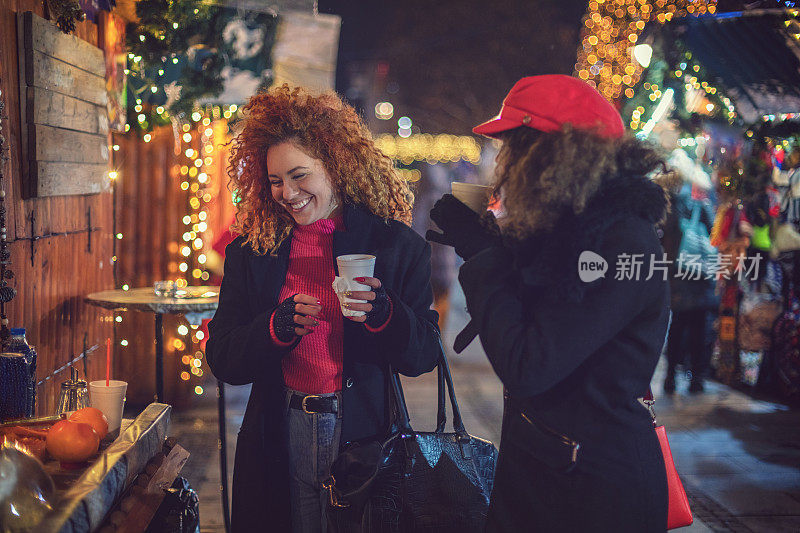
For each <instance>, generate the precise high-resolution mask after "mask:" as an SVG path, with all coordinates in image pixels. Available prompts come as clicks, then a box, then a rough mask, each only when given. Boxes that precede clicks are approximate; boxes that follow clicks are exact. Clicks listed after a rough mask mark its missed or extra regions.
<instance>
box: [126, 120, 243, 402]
mask: <svg viewBox="0 0 800 533" xmlns="http://www.w3.org/2000/svg"><path fill="white" fill-rule="evenodd" d="M190 125H191V127H192V131H193V132H196V131H198V128H200V125H199V123H197V122H196V121H193V122H191V123H190ZM210 127H211V128H213V130H214V142H213V144H214V152H213V154H212V155H213V159H214V163H213V164H212V165H211V166H209V167H204V168H203V171H204V172H206V173H207V174H208V175H209V183H208V187H206V188H204V192H209V193H210V194H211V197H212V200H211V201H210V202H207V203H204V206H203V208H202V210H203V211H205V212H206V213H207V215H208V218H207V221H208V230H206V231H205V232H204V233H203V239H204V249H205V250H208V249H210V248H211V246H212V245H213V243H214V242H215V240H216V239H217V238H218V237H219V235H220V234H221V233H222V232H224V231H225V229H226V228H227V225H228V224H229V223H230V221H231V218H232V217H233V204H232V202H231V196H230V193H229V191H228V189H227V182H228V180H227V179H226V177H225V166H226V164H227V153H228V149H227V147H225V146H224V144H225V142H226V140H227V130H228V126H227V123H226V122H225V121H221V122H220V121H218V122H215V123H214V124H213V125H211V126H210ZM113 137H114V141H113V142H114V144H116V145H117V146H118V147H119V149H118V150H116V151H114V152H113V157H114V168H115V170H117V172H118V174H117V178H116V180H115V184H114V187H115V190H116V192H115V196H116V200H115V205H116V212H117V217H116V219H117V234H116V238H117V240H116V257H117V262H116V273H117V286H118V287H122V286H124V285H128V286H129V287H147V286H152V285H153V282H154V281H159V280H176V279H178V278H180V277H188V278H189V280H190V281H189V284H190V285H198V284H208V283H209V282H202V281H200V280H194V279H191V277H190V276H187V275H186V274H181V273H180V271H179V270H178V266H179V264H180V262H181V261H182V256H181V255H180V248H181V247H182V246H183V245H184V244H185V242H184V240H183V238H182V236H183V234H184V233H185V232H186V231H187V230H188V229H189V228H188V227H187V226H188V225H187V224H185V223H184V222H183V218H184V217H185V216H187V215H188V214H190V213H192V210H191V209H190V208H189V199H190V197H191V196H192V192H191V191H190V190H183V189H182V188H181V182H182V181H184V179H185V178H184V177H183V176H182V175H181V173H180V168H181V166H183V165H186V164H187V159H186V157H185V155H184V153H183V152H184V150H185V149H186V147H187V144H186V143H182V142H181V140H180V139H178V141H177V146H176V138H175V135H174V131H173V129H172V128H171V127H162V128H158V129H156V130H155V131H153V132H151V133H150V140H149V142H145V141H144V140H143V136H142V135H141V134H138V133H134V132H129V133H127V134H124V135H119V134H115V135H114V136H113ZM193 137H194V139H195V141H193V143H192V144H191V146H192V147H194V148H195V149H199V146H198V143H197V137H198V136H197V135H194V136H193ZM114 320H115V321H116V322H115V323H116V326H117V329H116V337H117V343H116V351H115V356H116V361H115V365H116V369H117V372H118V375H120V376H121V378H120V379H125V380H126V381H128V382H129V383H131V382H132V381H133V380H135V381H136V383H137V385H138V386H137V387H135V389H134V390H132V391H131V392H129V393H128V401H129V402H132V403H138V404H141V403H146V402H148V401H151V400H152V397H153V391H154V390H155V376H154V370H153V369H154V365H155V348H154V328H155V324H154V316H153V315H152V314H146V313H139V312H135V311H125V312H117V313H114ZM180 326H186V327H187V329H188V334H183V335H181V334H180V333H179V332H178V329H179V327H180ZM197 331H198V330H197V329H192V328H191V327H190V326H189V324H188V322H187V321H186V320H185V319H184V318H183V317H177V316H169V315H167V316H165V317H164V388H165V390H164V394H165V397H166V401H167V402H168V403H171V404H173V405H175V406H178V407H180V406H183V405H186V404H187V403H189V402H191V401H192V399H194V398H195V397H196V396H198V395H201V396H202V395H208V394H212V393H213V391H214V387H213V386H209V383H211V381H210V380H211V379H212V376H211V373H210V371H209V370H208V367H207V365H206V364H205V360H204V358H203V355H202V350H201V349H200V347H199V346H198V345H196V344H195V346H194V348H192V347H191V343H190V338H191V337H192V336H193V335H196V332H197ZM195 358H200V359H202V366H201V367H200V368H199V369H196V370H194V372H195V373H191V371H192V368H193V364H192V362H193V359H195ZM197 374H200V375H197ZM198 387H199V388H198ZM129 390H130V389H129Z"/></svg>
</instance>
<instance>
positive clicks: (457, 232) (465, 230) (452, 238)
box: [425, 194, 503, 260]
mask: <svg viewBox="0 0 800 533" xmlns="http://www.w3.org/2000/svg"><path fill="white" fill-rule="evenodd" d="M430 216H431V220H432V221H434V222H435V223H436V225H437V226H439V228H440V229H441V230H442V232H441V233H438V232H436V231H433V230H428V232H427V233H426V234H425V238H426V239H427V240H429V241H431V242H438V243H439V244H444V245H446V246H452V247H454V248H455V249H456V253H457V254H458V255H459V256H461V257H462V258H464V260H467V259H469V258H471V257H472V256H474V255H476V254H478V253H479V252H482V251H483V250H485V249H487V248H491V247H492V246H502V244H503V240H502V237H501V236H500V228H499V227H498V226H497V222H496V221H495V218H494V215H492V214H491V213H490V212H488V211H487V212H486V214H485V215H479V214H478V213H476V212H475V211H473V210H472V209H470V208H469V207H467V206H466V205H465V204H464V203H462V202H461V201H460V200H458V199H457V198H456V197H455V196H453V195H452V194H445V195H444V196H442V198H441V199H440V200H438V201H437V202H436V204H435V205H434V206H433V209H431V214H430Z"/></svg>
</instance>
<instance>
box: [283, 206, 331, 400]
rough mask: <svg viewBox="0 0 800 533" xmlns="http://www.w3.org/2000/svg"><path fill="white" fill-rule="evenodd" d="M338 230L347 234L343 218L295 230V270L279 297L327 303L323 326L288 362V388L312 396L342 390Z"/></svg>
mask: <svg viewBox="0 0 800 533" xmlns="http://www.w3.org/2000/svg"><path fill="white" fill-rule="evenodd" d="M337 229H342V220H341V218H336V219H332V220H329V219H323V220H318V221H316V222H314V223H313V224H309V225H308V226H295V228H294V232H293V234H292V248H291V252H290V253H289V270H288V272H287V273H286V281H285V282H284V284H283V288H282V289H281V292H280V295H279V296H278V301H283V300H284V299H286V298H288V297H289V296H291V295H293V294H307V295H309V296H313V297H314V298H317V299H318V300H319V301H321V302H322V313H321V315H320V316H319V317H317V318H318V322H319V325H318V326H317V327H316V328H315V330H314V332H313V333H309V334H308V335H306V336H305V337H303V338H302V339H301V340H300V343H299V344H298V345H297V346H295V348H294V349H293V350H292V351H291V353H290V354H289V355H288V356H286V357H285V358H284V359H283V361H282V365H283V382H284V383H285V384H286V386H287V387H289V388H291V389H294V390H296V391H300V392H305V393H308V394H323V393H328V392H336V391H338V390H341V388H342V356H343V352H344V347H343V339H344V326H343V322H342V321H343V320H344V317H343V316H342V312H341V310H340V309H339V299H338V298H337V297H336V293H335V292H333V288H332V287H331V285H332V284H333V279H334V277H335V276H336V270H335V269H334V264H333V261H334V259H333V252H332V250H333V232H334V231H336V230H337ZM273 340H275V339H273Z"/></svg>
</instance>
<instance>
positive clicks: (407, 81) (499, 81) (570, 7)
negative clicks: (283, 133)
mask: <svg viewBox="0 0 800 533" xmlns="http://www.w3.org/2000/svg"><path fill="white" fill-rule="evenodd" d="M585 8H586V3H585V2H584V1H576V0H558V1H556V0H533V1H531V0H504V1H499V2H486V1H478V0H459V1H455V0H445V1H440V2H432V1H430V0H405V1H402V2H400V1H389V2H375V1H363V0H361V1H357V0H335V1H334V0H330V1H321V2H320V4H319V10H320V12H322V13H335V14H337V15H339V16H341V17H342V29H341V35H340V46H339V60H338V65H337V83H336V89H337V91H339V92H340V93H342V94H344V95H346V96H349V97H350V99H351V102H352V103H353V104H354V105H356V106H357V107H358V106H361V105H364V104H367V105H369V103H371V102H372V101H373V100H374V99H376V98H377V100H378V101H379V100H381V99H384V98H385V99H387V100H390V101H392V103H393V104H394V105H395V108H396V110H397V113H396V114H398V115H399V114H408V115H410V116H413V117H414V124H415V129H417V128H418V129H419V131H420V132H424V133H455V134H463V133H468V132H469V130H470V128H471V127H472V126H473V125H475V124H477V123H479V122H481V121H483V120H485V119H488V118H489V117H491V116H493V115H494V114H496V113H497V111H498V110H499V107H500V103H501V101H502V99H503V97H504V96H505V95H506V93H507V92H508V90H509V89H510V88H511V86H512V85H513V84H514V82H516V81H517V80H518V79H519V78H521V77H523V76H530V75H535V74H547V73H562V74H571V73H572V70H573V66H574V64H575V56H576V49H577V46H578V40H579V32H580V21H581V17H582V16H583V14H584V11H585ZM354 71H356V72H361V73H362V77H363V73H364V72H367V73H370V74H371V75H373V76H374V78H371V79H370V81H371V86H372V87H373V94H371V96H372V97H373V99H372V100H371V99H365V100H364V101H363V102H362V101H358V100H356V101H352V100H353V98H352V96H353V94H354V93H353V91H352V83H353V78H354V75H353V72H354ZM362 111H364V112H367V111H368V110H365V109H362ZM369 111H371V110H369Z"/></svg>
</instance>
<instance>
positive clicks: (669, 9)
mask: <svg viewBox="0 0 800 533" xmlns="http://www.w3.org/2000/svg"><path fill="white" fill-rule="evenodd" d="M715 11H716V0H695V1H690V0H676V1H667V0H655V1H650V0H591V1H590V2H589V8H588V10H587V12H586V15H584V18H583V21H582V23H583V27H582V30H581V46H580V47H579V49H578V60H577V62H576V63H575V74H576V75H577V76H578V77H579V78H581V79H583V80H586V81H587V82H588V83H589V84H590V85H592V86H594V87H596V88H597V90H598V91H600V93H601V94H603V96H605V97H606V98H608V99H609V100H616V99H617V98H619V97H620V96H622V95H623V94H624V95H625V96H627V97H628V98H632V97H633V95H634V89H633V88H634V86H635V85H636V84H637V83H638V82H639V77H640V76H641V74H642V71H643V67H642V65H641V64H640V63H639V62H638V61H636V60H635V59H634V54H633V49H634V47H635V46H636V43H637V41H638V40H639V35H640V34H641V32H642V30H644V27H645V25H646V24H647V22H649V21H658V22H661V23H664V22H667V21H669V20H672V19H673V18H677V17H684V16H688V15H702V14H705V13H714V12H715ZM656 90H658V89H656Z"/></svg>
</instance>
